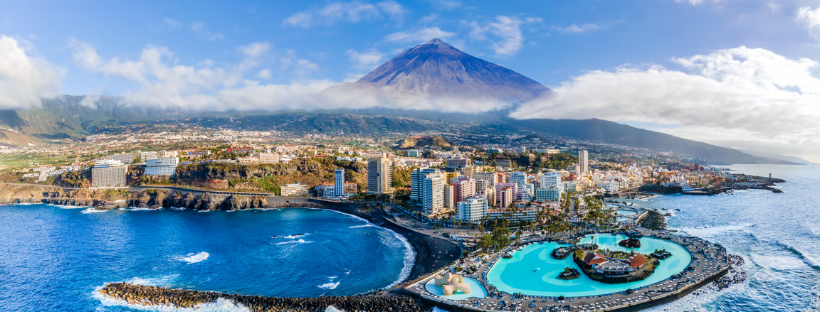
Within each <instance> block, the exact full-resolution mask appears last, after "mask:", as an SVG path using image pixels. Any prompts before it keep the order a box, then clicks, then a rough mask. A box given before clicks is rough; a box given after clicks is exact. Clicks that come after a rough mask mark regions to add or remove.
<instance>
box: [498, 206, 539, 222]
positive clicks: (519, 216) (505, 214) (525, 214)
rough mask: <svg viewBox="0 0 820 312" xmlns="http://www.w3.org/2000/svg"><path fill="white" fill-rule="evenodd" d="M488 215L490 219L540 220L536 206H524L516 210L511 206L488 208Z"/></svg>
mask: <svg viewBox="0 0 820 312" xmlns="http://www.w3.org/2000/svg"><path fill="white" fill-rule="evenodd" d="M487 217H488V218H490V219H504V218H506V219H507V220H524V221H529V222H535V221H536V220H538V210H536V209H535V208H522V209H518V211H516V212H513V211H512V209H509V208H501V209H488V210H487Z"/></svg>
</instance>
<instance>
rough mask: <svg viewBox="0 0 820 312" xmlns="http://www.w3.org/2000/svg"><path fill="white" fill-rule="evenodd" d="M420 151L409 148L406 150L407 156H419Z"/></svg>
mask: <svg viewBox="0 0 820 312" xmlns="http://www.w3.org/2000/svg"><path fill="white" fill-rule="evenodd" d="M420 156H421V153H419V151H418V150H409V151H407V157H420Z"/></svg>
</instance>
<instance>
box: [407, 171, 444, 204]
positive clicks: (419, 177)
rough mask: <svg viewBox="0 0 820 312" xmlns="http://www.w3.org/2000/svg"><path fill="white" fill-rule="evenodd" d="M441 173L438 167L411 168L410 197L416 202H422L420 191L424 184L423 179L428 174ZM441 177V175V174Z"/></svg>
mask: <svg viewBox="0 0 820 312" xmlns="http://www.w3.org/2000/svg"><path fill="white" fill-rule="evenodd" d="M431 174H434V175H442V173H441V171H440V170H438V169H430V168H424V169H422V168H418V169H416V170H413V172H411V173H410V199H411V200H415V201H416V202H419V203H420V202H422V200H423V197H424V195H423V194H424V193H423V191H422V186H423V185H424V179H426V178H427V177H428V176H429V175H431ZM442 179H443V176H442Z"/></svg>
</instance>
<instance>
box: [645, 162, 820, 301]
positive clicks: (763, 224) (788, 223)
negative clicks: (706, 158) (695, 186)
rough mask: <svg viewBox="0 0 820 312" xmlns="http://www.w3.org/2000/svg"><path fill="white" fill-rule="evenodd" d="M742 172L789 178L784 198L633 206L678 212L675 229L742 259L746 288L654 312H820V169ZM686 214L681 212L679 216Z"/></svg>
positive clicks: (684, 198) (674, 200) (752, 196)
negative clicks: (746, 275) (715, 245)
mask: <svg viewBox="0 0 820 312" xmlns="http://www.w3.org/2000/svg"><path fill="white" fill-rule="evenodd" d="M730 168H731V169H732V170H735V172H739V173H746V174H754V175H760V176H768V175H769V173H771V174H772V177H776V178H782V179H784V180H786V183H781V184H779V185H778V186H777V187H778V188H780V189H781V190H783V192H784V193H782V194H775V193H772V192H770V191H766V190H746V191H735V192H734V194H733V195H715V196H693V195H670V196H660V197H656V198H653V199H651V200H650V201H641V200H635V201H632V202H634V203H636V204H638V205H641V206H644V207H649V208H667V209H672V210H673V211H671V213H672V214H673V216H672V217H668V218H667V221H668V223H669V227H670V228H671V229H677V230H680V231H682V232H685V233H688V234H690V235H693V236H698V237H702V238H704V239H706V240H709V241H711V242H716V243H719V244H722V245H723V246H725V247H726V248H727V249H728V250H729V252H730V253H732V254H738V255H740V256H742V257H743V258H744V259H745V260H746V261H745V264H744V266H743V269H744V270H745V271H746V272H748V274H749V275H748V277H747V279H746V282H745V283H742V284H739V285H735V286H732V287H730V288H729V289H725V290H723V291H720V292H706V293H704V294H700V295H689V296H686V297H684V298H683V299H682V300H678V301H675V302H672V303H669V304H666V305H663V306H658V307H655V308H653V309H651V310H652V311H820V304H818V291H820V287H818V284H820V249H818V248H820V193H818V185H820V165H807V166H784V165H736V166H731V167H730ZM675 209H680V211H674V210H675Z"/></svg>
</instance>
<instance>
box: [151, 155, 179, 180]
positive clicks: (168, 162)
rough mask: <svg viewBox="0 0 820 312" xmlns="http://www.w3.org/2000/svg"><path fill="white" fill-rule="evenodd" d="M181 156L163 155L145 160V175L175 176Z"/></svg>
mask: <svg viewBox="0 0 820 312" xmlns="http://www.w3.org/2000/svg"><path fill="white" fill-rule="evenodd" d="M177 165H179V158H176V157H161V158H154V159H149V160H146V161H145V175H147V176H174V175H176V173H177Z"/></svg>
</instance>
